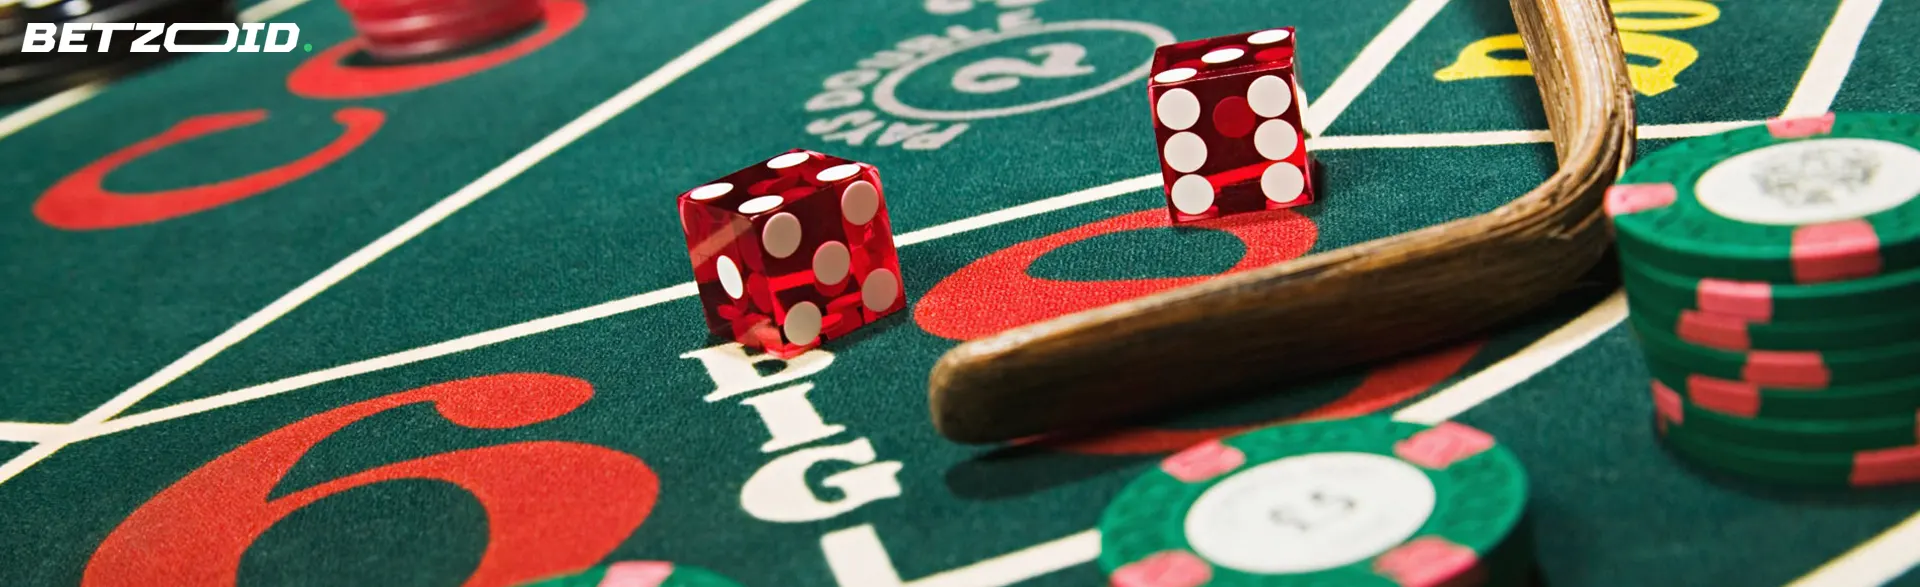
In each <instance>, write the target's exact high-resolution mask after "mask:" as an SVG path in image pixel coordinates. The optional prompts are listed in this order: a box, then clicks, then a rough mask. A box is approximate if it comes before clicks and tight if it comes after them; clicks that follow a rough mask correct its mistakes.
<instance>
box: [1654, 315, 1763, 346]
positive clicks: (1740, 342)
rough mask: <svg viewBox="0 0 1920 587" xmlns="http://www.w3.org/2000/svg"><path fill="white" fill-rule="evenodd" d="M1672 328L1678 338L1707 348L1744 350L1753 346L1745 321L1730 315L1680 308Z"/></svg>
mask: <svg viewBox="0 0 1920 587" xmlns="http://www.w3.org/2000/svg"><path fill="white" fill-rule="evenodd" d="M1673 330H1674V332H1675V333H1677V334H1679V335H1680V340H1684V341H1687V342H1690V343H1693V344H1697V345H1700V346H1704V347H1708V348H1716V349H1722V350H1729V351H1744V350H1747V349H1749V348H1752V347H1753V337H1751V336H1748V335H1747V321H1746V320H1743V319H1740V318H1735V317H1732V316H1721V315H1717V314H1708V313H1705V312H1699V311H1695V310H1681V311H1680V322H1679V323H1678V324H1675V325H1674V328H1673Z"/></svg>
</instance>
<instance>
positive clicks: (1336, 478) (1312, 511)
mask: <svg viewBox="0 0 1920 587" xmlns="http://www.w3.org/2000/svg"><path fill="white" fill-rule="evenodd" d="M1526 506H1527V475H1526V471H1525V470H1524V469H1522V468H1521V466H1520V462H1519V460H1517V459H1515V458H1514V456H1513V454H1512V453H1510V452H1508V451H1507V450H1506V449H1505V448H1502V447H1501V446H1499V445H1497V444H1495V443H1494V440H1493V437H1491V436H1488V435H1487V434H1486V433H1484V432H1481V431H1479V430H1475V429H1473V428H1470V427H1467V426H1465V425H1461V424H1452V423H1447V424H1441V425H1439V426H1433V427H1429V426H1423V425H1420V424H1409V423H1404V422H1395V421H1393V420H1390V419H1387V418H1383V417H1364V418H1356V419H1350V420H1327V421H1317V422H1308V423H1301V424H1293V425H1286V426H1278V427H1272V428H1265V429H1261V430H1256V431H1253V432H1249V433H1246V434H1242V435H1239V436H1235V437H1231V438H1227V439H1224V440H1216V441H1209V442H1206V443H1202V444H1200V445H1197V446H1194V447H1193V448H1189V449H1187V450H1185V451H1182V452H1181V453H1179V454H1176V455H1173V456H1171V457H1168V458H1167V459H1166V460H1165V461H1163V462H1161V463H1160V466H1159V467H1157V468H1155V469H1153V470H1151V471H1148V472H1147V473H1146V474H1144V475H1142V476H1141V477H1140V478H1138V479H1136V480H1134V481H1133V483H1132V484H1131V485H1128V486H1127V488H1126V489H1125V490H1123V491H1121V493H1120V495H1119V496H1117V497H1115V498H1114V500H1113V501H1112V502H1111V503H1109V504H1108V505H1107V510H1106V515H1105V516H1103V517H1102V518H1101V520H1100V566H1101V568H1103V569H1105V570H1106V571H1107V573H1109V576H1110V578H1111V584H1112V585H1113V586H1114V587H1195V586H1198V585H1210V586H1214V587H1269V586H1271V587H1279V586H1288V585H1297V586H1307V585H1313V586H1328V587H1331V586H1336V585H1339V586H1348V585H1351V586H1362V585H1377V586H1381V587H1388V586H1393V585H1482V586H1488V587H1501V586H1508V585H1512V586H1519V585H1530V584H1532V583H1531V579H1532V577H1533V556H1532V541H1531V538H1530V536H1529V533H1528V531H1527V525H1526V521H1525V518H1526V516H1525V512H1526Z"/></svg>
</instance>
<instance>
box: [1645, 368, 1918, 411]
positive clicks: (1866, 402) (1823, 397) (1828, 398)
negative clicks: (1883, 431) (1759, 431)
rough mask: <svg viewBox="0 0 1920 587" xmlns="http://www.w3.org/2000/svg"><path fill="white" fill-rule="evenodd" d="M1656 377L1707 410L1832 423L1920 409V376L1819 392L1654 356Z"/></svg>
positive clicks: (1830, 388) (1844, 386) (1838, 387)
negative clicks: (1714, 373) (1698, 369)
mask: <svg viewBox="0 0 1920 587" xmlns="http://www.w3.org/2000/svg"><path fill="white" fill-rule="evenodd" d="M1647 370H1648V371H1649V372H1650V373H1652V375H1653V377H1654V379H1657V380H1659V381H1660V383H1662V384H1664V385H1666V386H1667V387H1669V388H1672V389H1674V390H1675V391H1678V392H1680V394H1681V395H1682V396H1683V397H1685V398H1686V399H1687V400H1688V401H1691V402H1693V403H1696V404H1699V405H1703V406H1740V407H1741V408H1740V409H1738V410H1734V409H1731V408H1729V409H1728V410H1726V411H1738V412H1740V413H1743V414H1750V415H1752V416H1754V417H1757V418H1779V419H1804V420H1829V419H1849V418H1851V419H1859V418H1878V417H1885V416H1889V415H1893V414H1900V413H1912V412H1913V411H1914V410H1917V409H1920V377H1910V378H1906V379H1896V380H1892V381H1883V382H1880V383H1873V384H1867V385H1837V386H1832V387H1828V388H1826V389H1822V390H1819V391H1806V390H1793V389H1777V388H1769V387H1764V386H1759V385H1754V384H1751V383H1744V382H1739V381H1732V380H1726V379H1720V378H1715V377H1707V376H1702V375H1698V374H1695V373H1693V372H1691V371H1689V370H1688V369H1687V368H1686V367H1683V366H1679V365H1675V364H1673V363H1669V362H1667V361H1666V360H1664V359H1662V358H1661V357H1657V356H1648V357H1647Z"/></svg>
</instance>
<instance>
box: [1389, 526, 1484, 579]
mask: <svg viewBox="0 0 1920 587" xmlns="http://www.w3.org/2000/svg"><path fill="white" fill-rule="evenodd" d="M1479 561H1480V556H1479V555H1477V554H1474V552H1473V549H1471V548H1467V547H1465V546H1461V545H1458V544H1454V543H1452V542H1449V541H1447V540H1446V539H1444V538H1439V537H1436V536H1425V537H1421V538H1416V539H1414V540H1412V541H1409V542H1407V543H1406V544H1402V545H1400V546H1399V547H1398V548H1394V549H1393V550H1389V551H1387V552H1386V553H1385V554H1382V555H1380V558H1377V559H1374V561H1373V571H1374V572H1375V573H1379V574H1381V575H1384V576H1386V577H1387V578H1389V579H1393V582H1394V583H1396V584H1399V585H1400V586H1401V587H1438V586H1440V585H1448V584H1453V582H1454V581H1458V580H1460V579H1461V578H1462V577H1464V576H1466V575H1468V574H1470V573H1472V572H1474V571H1475V570H1476V567H1477V566H1478V565H1477V563H1478V562H1479ZM1464 584H1477V583H1475V582H1464Z"/></svg>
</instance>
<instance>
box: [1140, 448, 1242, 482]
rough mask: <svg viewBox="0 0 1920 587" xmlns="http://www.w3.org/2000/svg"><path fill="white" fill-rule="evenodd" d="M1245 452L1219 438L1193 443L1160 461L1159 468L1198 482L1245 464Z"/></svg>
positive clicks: (1181, 478) (1179, 477)
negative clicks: (1222, 441)
mask: <svg viewBox="0 0 1920 587" xmlns="http://www.w3.org/2000/svg"><path fill="white" fill-rule="evenodd" d="M1246 462H1247V454H1246V453H1243V452H1240V449H1237V448H1234V447H1231V446H1227V445H1226V444H1224V443H1221V442H1220V440H1219V439H1217V438H1216V439H1213V440H1209V441H1206V442H1202V443H1200V444H1196V445H1193V446H1192V447H1189V448H1187V449H1186V450H1183V451H1180V452H1177V453H1174V454H1173V456H1170V457H1167V459H1166V460H1164V461H1160V470H1162V471H1166V472H1167V474H1168V475H1172V476H1173V478H1175V479H1179V480H1180V481H1182V482H1185V483H1199V482H1201V481H1206V480H1208V479H1212V478H1214V477H1218V476H1220V475H1221V474H1224V473H1226V472H1228V471H1232V470H1234V469H1237V468H1240V465H1243V464H1246Z"/></svg>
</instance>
